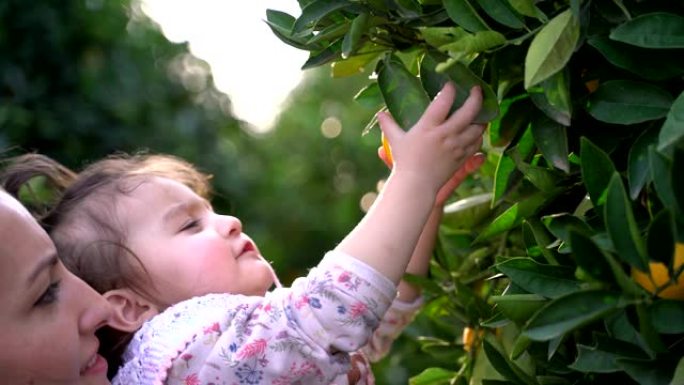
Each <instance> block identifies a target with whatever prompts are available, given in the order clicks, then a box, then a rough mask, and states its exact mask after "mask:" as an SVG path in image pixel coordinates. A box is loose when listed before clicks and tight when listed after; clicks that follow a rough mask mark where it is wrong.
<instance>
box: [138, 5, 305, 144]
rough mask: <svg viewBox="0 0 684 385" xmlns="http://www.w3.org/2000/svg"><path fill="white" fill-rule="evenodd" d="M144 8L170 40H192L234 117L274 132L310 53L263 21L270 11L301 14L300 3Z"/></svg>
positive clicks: (192, 47)
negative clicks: (280, 37) (290, 43)
mask: <svg viewBox="0 0 684 385" xmlns="http://www.w3.org/2000/svg"><path fill="white" fill-rule="evenodd" d="M142 7H143V11H144V12H145V13H146V14H147V15H148V16H150V17H151V18H152V19H153V20H154V21H156V22H157V23H158V24H159V25H160V26H161V28H162V31H163V33H164V35H165V36H166V37H167V39H169V40H170V41H172V42H176V43H180V42H185V41H187V42H189V46H190V51H191V53H192V54H193V55H195V56H196V57H198V58H200V59H203V60H205V61H206V62H207V63H209V65H210V66H211V71H212V74H213V76H214V82H215V84H216V87H217V88H218V89H219V90H220V91H222V92H225V93H226V94H228V95H229V96H230V99H231V101H232V103H233V112H234V114H235V115H237V116H238V117H239V118H241V119H243V120H245V121H247V122H249V123H251V124H252V125H254V126H255V129H256V130H258V131H263V130H268V129H269V128H270V126H271V124H272V123H273V120H274V119H275V117H276V115H277V113H278V111H279V109H280V106H281V104H282V103H283V102H284V101H285V99H286V98H287V95H288V94H289V92H290V91H291V90H292V89H293V88H294V87H296V86H297V84H298V83H299V81H300V79H301V77H302V75H303V72H302V70H301V69H300V68H301V66H302V65H303V64H304V62H305V61H306V58H307V57H308V53H307V52H305V51H302V50H299V49H296V48H293V47H290V46H288V45H286V44H285V43H283V42H281V41H280V40H278V38H277V37H276V36H275V35H274V34H273V33H272V32H271V30H270V28H269V27H268V26H267V25H266V23H265V22H264V21H263V20H264V19H265V18H266V9H267V8H271V9H276V10H279V11H285V12H287V13H289V14H291V15H293V16H295V17H296V16H298V15H299V14H300V9H299V5H298V3H297V1H296V0H248V1H231V0H142Z"/></svg>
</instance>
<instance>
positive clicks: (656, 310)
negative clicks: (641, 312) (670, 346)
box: [648, 300, 684, 334]
mask: <svg viewBox="0 0 684 385" xmlns="http://www.w3.org/2000/svg"><path fill="white" fill-rule="evenodd" d="M648 312H649V314H650V315H651V323H652V324H653V327H654V328H655V329H656V331H657V332H658V333H662V334H681V333H684V302H683V301H675V300H659V301H656V302H655V303H653V305H651V306H650V307H649V308H648Z"/></svg>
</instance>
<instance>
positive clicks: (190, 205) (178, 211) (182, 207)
mask: <svg viewBox="0 0 684 385" xmlns="http://www.w3.org/2000/svg"><path fill="white" fill-rule="evenodd" d="M207 206H208V202H207V201H206V200H204V199H193V200H190V201H186V202H181V203H177V204H175V205H173V206H171V207H170V208H169V209H168V210H167V211H166V212H165V213H164V216H163V217H162V221H164V222H165V223H167V222H171V221H172V220H173V219H175V218H176V217H178V216H180V215H184V214H186V213H188V212H191V211H193V209H195V210H196V209H197V208H199V207H207ZM209 207H211V206H209Z"/></svg>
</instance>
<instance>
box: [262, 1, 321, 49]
mask: <svg viewBox="0 0 684 385" xmlns="http://www.w3.org/2000/svg"><path fill="white" fill-rule="evenodd" d="M294 22H295V18H294V17H293V16H291V15H289V14H287V13H285V12H281V11H276V10H273V9H267V10H266V24H267V25H268V26H269V28H271V31H272V32H273V34H274V35H276V36H277V37H278V39H280V40H281V41H282V42H284V43H285V44H288V45H291V46H293V47H295V48H299V49H303V50H316V49H320V48H321V47H320V46H318V45H317V44H315V43H307V42H306V41H305V40H304V39H302V38H298V37H294V36H292V26H293V25H294Z"/></svg>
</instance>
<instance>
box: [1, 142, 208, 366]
mask: <svg viewBox="0 0 684 385" xmlns="http://www.w3.org/2000/svg"><path fill="white" fill-rule="evenodd" d="M154 176H158V177H164V178H169V179H173V180H175V181H178V182H180V183H183V184H185V185H186V186H188V187H189V188H190V189H191V190H192V191H193V192H195V193H196V194H197V195H199V196H201V197H203V198H205V199H209V195H210V193H211V191H210V184H209V178H210V177H209V176H208V175H205V174H203V173H201V172H200V171H198V170H197V169H196V168H195V167H194V166H193V165H191V164H190V163H188V162H186V161H184V160H182V159H179V158H176V157H173V156H169V155H150V154H135V155H126V154H117V155H114V156H110V157H108V158H105V159H103V160H100V161H97V162H95V163H93V164H91V165H89V166H88V167H86V168H85V169H84V170H83V171H82V172H81V173H79V174H77V173H75V172H73V171H71V170H69V169H68V168H66V167H64V166H63V165H61V164H59V163H58V162H56V161H54V160H52V159H50V158H48V157H46V156H43V155H39V154H27V155H22V156H18V157H16V158H13V159H11V160H10V161H9V162H7V166H6V167H5V169H4V170H3V172H2V173H1V174H0V185H1V186H3V187H4V188H5V189H6V190H7V192H8V193H10V194H11V195H13V196H14V197H16V198H19V196H20V192H22V193H28V194H29V195H31V194H33V193H34V191H32V184H31V183H29V182H31V181H32V180H34V178H37V177H42V178H45V182H46V185H47V186H48V187H50V188H53V189H55V190H56V199H54V203H53V204H52V205H50V203H49V202H41V200H40V199H37V198H35V199H30V201H31V202H33V204H31V205H30V209H31V211H32V213H33V214H34V216H36V219H37V220H38V222H39V223H41V225H42V226H43V227H44V228H45V230H47V232H48V233H49V234H50V237H51V238H52V239H53V241H54V243H55V246H56V248H57V253H58V255H59V256H60V259H61V260H62V261H63V263H64V265H66V267H67V268H68V269H69V270H71V272H73V273H74V274H75V275H76V276H78V277H79V278H81V279H82V280H84V281H85V282H86V283H88V284H89V285H90V286H91V287H93V288H94V289H95V290H96V291H97V292H99V293H101V294H102V293H105V292H107V291H109V290H113V289H118V288H124V287H125V288H130V289H131V290H134V291H137V292H138V293H140V294H141V295H144V296H146V297H147V298H148V299H149V300H150V301H152V302H155V303H157V302H158V301H156V300H155V299H154V295H153V294H152V293H151V292H150V291H149V289H148V288H149V286H148V285H146V283H148V284H149V283H151V281H150V280H149V279H148V276H147V272H146V270H145V267H144V266H143V265H142V263H141V262H140V260H139V259H138V257H137V256H136V255H135V254H134V253H133V251H132V250H130V249H129V248H128V247H127V246H126V244H127V236H128V234H127V231H126V229H125V227H124V226H123V225H122V222H121V220H120V218H118V217H117V210H116V206H117V203H118V197H119V196H120V195H121V194H124V195H125V194H128V193H130V192H132V191H133V190H135V188H136V187H137V186H139V185H140V184H141V183H145V181H146V180H148V179H149V178H150V177H154ZM34 195H35V194H34ZM157 305H158V306H159V307H160V308H164V307H167V306H170V305H171V304H160V303H157ZM97 335H98V338H99V339H100V341H101V350H100V353H101V354H102V355H103V356H104V357H105V358H106V359H107V361H108V362H109V369H110V373H109V374H110V375H113V374H114V373H115V371H116V370H117V368H118V367H119V365H120V364H121V355H122V353H123V351H124V349H125V348H126V346H127V345H128V342H129V341H130V339H131V337H132V336H133V334H132V333H126V332H120V331H117V330H114V329H111V328H108V327H105V328H101V329H100V330H98V332H97Z"/></svg>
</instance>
